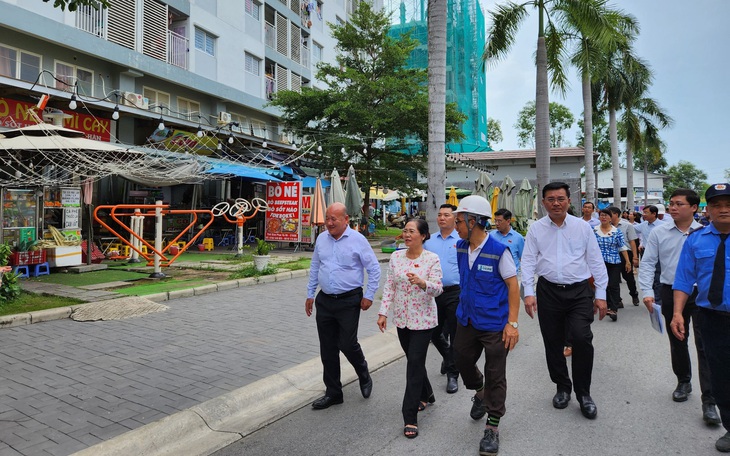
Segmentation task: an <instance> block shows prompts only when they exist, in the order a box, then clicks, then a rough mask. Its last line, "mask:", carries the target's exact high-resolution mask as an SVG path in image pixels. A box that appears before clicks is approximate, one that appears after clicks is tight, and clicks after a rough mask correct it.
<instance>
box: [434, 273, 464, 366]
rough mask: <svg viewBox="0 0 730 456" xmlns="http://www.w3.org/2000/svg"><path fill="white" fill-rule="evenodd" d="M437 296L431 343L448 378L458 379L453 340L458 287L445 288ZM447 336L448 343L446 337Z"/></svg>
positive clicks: (457, 304) (459, 291)
mask: <svg viewBox="0 0 730 456" xmlns="http://www.w3.org/2000/svg"><path fill="white" fill-rule="evenodd" d="M446 288H447V289H445V290H444V292H443V293H441V294H440V295H439V296H436V307H437V308H438V326H437V327H436V328H434V330H433V333H432V334H431V342H433V346H434V347H436V350H438V352H439V353H440V354H441V357H442V358H443V359H444V368H445V369H446V374H447V375H448V376H449V377H458V376H459V369H457V368H456V363H455V362H454V338H455V337H456V308H457V307H458V306H459V294H460V293H461V290H460V289H459V286H458V285H454V286H451V287H446ZM444 336H448V341H447V340H446V337H444Z"/></svg>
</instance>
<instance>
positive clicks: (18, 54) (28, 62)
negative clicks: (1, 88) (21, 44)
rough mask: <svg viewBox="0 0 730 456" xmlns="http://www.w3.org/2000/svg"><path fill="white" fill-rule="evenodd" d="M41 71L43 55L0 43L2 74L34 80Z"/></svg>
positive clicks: (0, 69)
mask: <svg viewBox="0 0 730 456" xmlns="http://www.w3.org/2000/svg"><path fill="white" fill-rule="evenodd" d="M40 73H41V57H40V56H39V55H36V54H30V53H28V52H25V51H23V50H20V49H15V48H11V47H9V46H4V45H1V44H0V75H3V76H7V77H9V78H13V79H21V80H23V81H29V82H34V81H35V80H36V79H37V78H38V75H39V74H40Z"/></svg>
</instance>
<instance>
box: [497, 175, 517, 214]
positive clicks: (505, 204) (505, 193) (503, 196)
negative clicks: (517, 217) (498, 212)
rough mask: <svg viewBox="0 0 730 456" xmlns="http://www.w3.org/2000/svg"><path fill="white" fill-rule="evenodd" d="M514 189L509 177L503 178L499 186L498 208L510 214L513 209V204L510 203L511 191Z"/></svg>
mask: <svg viewBox="0 0 730 456" xmlns="http://www.w3.org/2000/svg"><path fill="white" fill-rule="evenodd" d="M514 188H515V183H514V181H513V180H512V178H511V177H509V176H505V178H504V180H503V181H502V185H500V187H499V190H500V196H499V207H500V208H504V209H507V210H508V211H510V212H512V210H513V209H514V204H513V203H512V200H513V198H512V190H514Z"/></svg>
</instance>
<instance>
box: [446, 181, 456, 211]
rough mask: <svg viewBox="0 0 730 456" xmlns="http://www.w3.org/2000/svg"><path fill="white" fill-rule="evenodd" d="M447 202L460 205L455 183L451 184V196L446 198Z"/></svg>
mask: <svg viewBox="0 0 730 456" xmlns="http://www.w3.org/2000/svg"><path fill="white" fill-rule="evenodd" d="M446 202H447V203H448V204H451V205H452V206H458V205H459V198H458V197H457V196H456V189H455V188H454V186H453V185H452V186H451V191H449V197H448V198H447V199H446Z"/></svg>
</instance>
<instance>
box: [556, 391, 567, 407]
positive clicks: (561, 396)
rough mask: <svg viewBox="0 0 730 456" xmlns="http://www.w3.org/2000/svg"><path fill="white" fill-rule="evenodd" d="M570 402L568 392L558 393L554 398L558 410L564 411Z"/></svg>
mask: <svg viewBox="0 0 730 456" xmlns="http://www.w3.org/2000/svg"><path fill="white" fill-rule="evenodd" d="M568 402H570V393H568V392H567V391H558V392H557V393H555V396H553V407H555V408H556V409H564V408H565V407H567V406H568Z"/></svg>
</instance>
